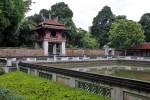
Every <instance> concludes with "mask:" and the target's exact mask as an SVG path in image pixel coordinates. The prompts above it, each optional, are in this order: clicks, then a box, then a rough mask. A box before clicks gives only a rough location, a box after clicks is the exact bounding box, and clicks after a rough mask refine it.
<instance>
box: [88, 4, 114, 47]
mask: <svg viewBox="0 0 150 100" xmlns="http://www.w3.org/2000/svg"><path fill="white" fill-rule="evenodd" d="M113 18H114V15H113V13H112V11H111V8H110V7H108V6H105V7H103V9H102V10H101V11H99V13H98V15H97V16H96V17H94V19H93V25H92V27H91V34H92V35H93V36H94V37H95V38H96V39H97V40H98V42H99V44H100V47H102V46H104V45H105V44H107V42H108V34H107V33H108V32H109V30H110V27H111V24H112V22H113Z"/></svg>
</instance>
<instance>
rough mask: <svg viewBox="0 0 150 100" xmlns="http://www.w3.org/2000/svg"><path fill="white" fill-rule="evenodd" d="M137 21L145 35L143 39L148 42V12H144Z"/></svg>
mask: <svg viewBox="0 0 150 100" xmlns="http://www.w3.org/2000/svg"><path fill="white" fill-rule="evenodd" d="M139 23H140V24H141V25H142V28H143V30H144V31H145V32H144V35H145V41H146V42H150V13H145V14H144V15H143V16H142V17H141V19H140V21H139Z"/></svg>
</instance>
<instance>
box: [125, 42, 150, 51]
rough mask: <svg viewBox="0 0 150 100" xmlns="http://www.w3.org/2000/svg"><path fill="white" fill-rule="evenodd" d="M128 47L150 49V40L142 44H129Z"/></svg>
mask: <svg viewBox="0 0 150 100" xmlns="http://www.w3.org/2000/svg"><path fill="white" fill-rule="evenodd" d="M128 49H149V50H150V42H149V43H143V44H138V45H134V46H131V47H130V48H128Z"/></svg>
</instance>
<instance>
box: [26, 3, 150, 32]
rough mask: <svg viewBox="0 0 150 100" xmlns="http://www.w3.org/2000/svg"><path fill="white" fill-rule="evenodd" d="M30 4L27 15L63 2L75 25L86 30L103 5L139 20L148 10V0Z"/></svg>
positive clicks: (114, 11)
mask: <svg viewBox="0 0 150 100" xmlns="http://www.w3.org/2000/svg"><path fill="white" fill-rule="evenodd" d="M32 1H33V2H36V3H35V4H33V5H32V7H31V9H32V11H30V12H29V13H28V14H27V15H32V14H34V13H39V11H40V10H41V9H43V8H44V9H50V7H51V5H54V4H56V3H58V2H65V3H66V4H68V5H69V8H70V9H71V10H72V11H73V13H74V17H73V20H74V22H75V24H76V25H77V27H81V28H83V29H86V30H88V27H89V26H91V25H92V21H93V18H94V17H95V16H97V14H98V12H99V11H100V10H101V9H102V8H103V7H104V6H105V5H108V6H110V7H111V10H112V12H113V13H114V14H115V15H126V16H127V18H128V19H131V20H135V21H139V20H140V17H141V16H142V15H143V14H144V13H147V12H150V6H149V4H150V1H149V0H86V1H85V0H32Z"/></svg>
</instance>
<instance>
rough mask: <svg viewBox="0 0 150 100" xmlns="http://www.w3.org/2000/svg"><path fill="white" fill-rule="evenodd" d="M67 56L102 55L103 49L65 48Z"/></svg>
mask: <svg viewBox="0 0 150 100" xmlns="http://www.w3.org/2000/svg"><path fill="white" fill-rule="evenodd" d="M66 55H67V56H83V55H89V56H91V55H95V56H101V55H104V50H103V49H69V48H67V49H66Z"/></svg>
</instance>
